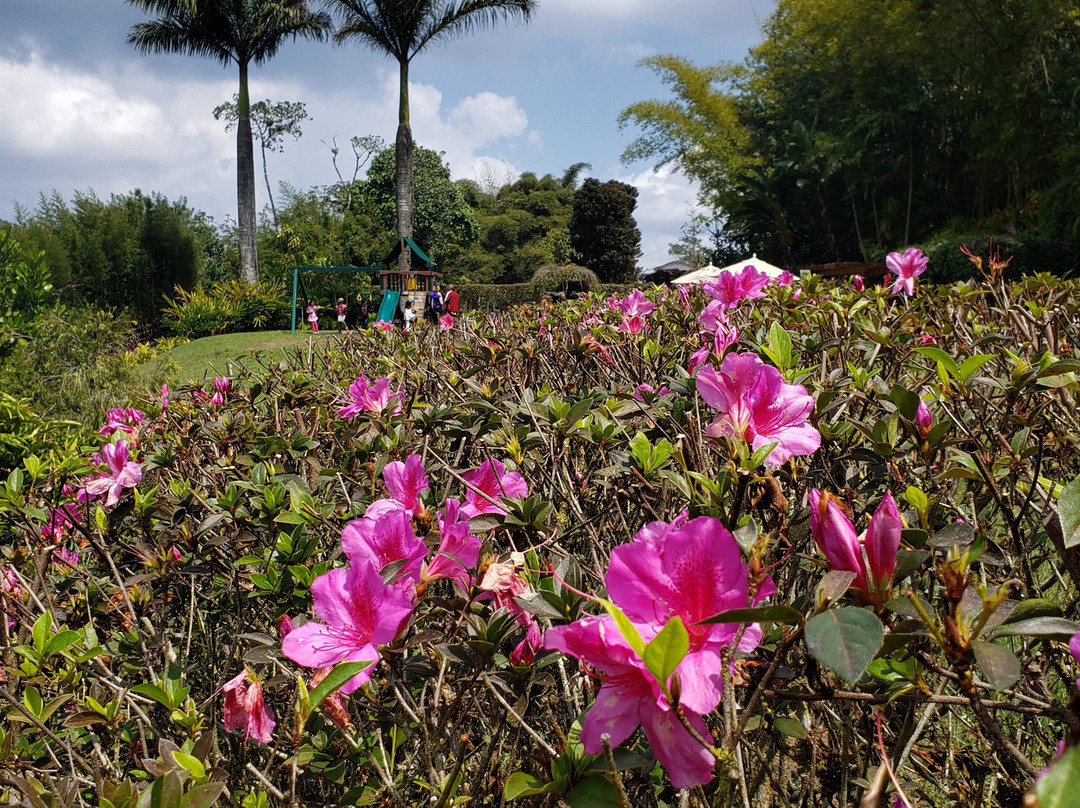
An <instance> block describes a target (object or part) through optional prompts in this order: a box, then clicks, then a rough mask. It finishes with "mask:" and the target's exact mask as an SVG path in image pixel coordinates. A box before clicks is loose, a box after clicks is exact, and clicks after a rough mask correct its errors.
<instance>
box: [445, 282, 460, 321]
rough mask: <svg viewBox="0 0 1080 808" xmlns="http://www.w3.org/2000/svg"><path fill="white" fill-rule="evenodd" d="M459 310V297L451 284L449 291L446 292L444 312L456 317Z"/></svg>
mask: <svg viewBox="0 0 1080 808" xmlns="http://www.w3.org/2000/svg"><path fill="white" fill-rule="evenodd" d="M460 310H461V299H460V298H459V297H458V293H457V289H455V288H454V287H453V286H451V287H450V291H449V292H447V293H446V312H447V314H452V315H454V316H455V317H457V316H458V312H459V311H460Z"/></svg>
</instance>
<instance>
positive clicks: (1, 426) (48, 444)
mask: <svg viewBox="0 0 1080 808" xmlns="http://www.w3.org/2000/svg"><path fill="white" fill-rule="evenodd" d="M80 426H81V424H79V423H78V422H77V421H55V420H50V419H48V418H42V417H41V416H40V415H38V414H37V413H36V412H35V411H34V409H33V408H32V407H31V406H30V405H29V404H28V403H27V402H26V401H22V400H20V399H17V398H15V397H14V396H10V395H8V394H7V393H3V392H0V472H3V473H4V474H6V473H8V472H9V471H11V470H12V469H13V468H15V467H16V466H19V465H21V464H22V462H23V460H25V459H26V458H27V457H29V456H30V455H38V456H42V455H45V454H47V453H48V452H50V451H52V450H53V449H56V448H57V447H58V444H59V441H60V440H62V439H63V438H64V437H66V436H69V435H72V434H78V432H79V428H80Z"/></svg>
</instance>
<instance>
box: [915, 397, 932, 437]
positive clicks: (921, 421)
mask: <svg viewBox="0 0 1080 808" xmlns="http://www.w3.org/2000/svg"><path fill="white" fill-rule="evenodd" d="M915 426H916V427H918V428H919V434H920V435H922V436H923V437H924V438H925V437H926V436H927V435H928V434H929V432H930V429H931V427H933V426H934V416H933V415H931V414H930V409H929V407H927V406H926V402H925V401H923V400H921V399H920V400H919V407H918V409H916V410H915Z"/></svg>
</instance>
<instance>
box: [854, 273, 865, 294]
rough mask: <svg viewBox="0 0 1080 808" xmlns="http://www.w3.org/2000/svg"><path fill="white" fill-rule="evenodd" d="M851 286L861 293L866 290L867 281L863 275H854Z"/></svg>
mask: <svg viewBox="0 0 1080 808" xmlns="http://www.w3.org/2000/svg"><path fill="white" fill-rule="evenodd" d="M851 285H852V286H854V287H855V291H856V292H861V291H862V290H863V289H865V288H866V281H864V280H863V276H862V275H854V276H853V277H852V278H851Z"/></svg>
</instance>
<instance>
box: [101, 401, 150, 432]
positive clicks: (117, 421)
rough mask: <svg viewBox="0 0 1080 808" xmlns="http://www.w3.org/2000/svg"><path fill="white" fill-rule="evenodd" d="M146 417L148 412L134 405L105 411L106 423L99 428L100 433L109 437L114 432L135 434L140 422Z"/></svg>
mask: <svg viewBox="0 0 1080 808" xmlns="http://www.w3.org/2000/svg"><path fill="white" fill-rule="evenodd" d="M145 418H146V413H145V412H143V411H142V410H136V409H134V408H132V407H116V408H114V409H111V410H109V411H108V412H106V413H105V425H104V426H103V427H101V429H99V430H98V434H99V435H103V436H105V437H108V436H110V435H112V434H113V433H114V432H117V431H120V432H126V433H127V434H128V435H134V434H135V432H136V430H137V429H138V426H139V424H141V423H142V422H143V420H144V419H145Z"/></svg>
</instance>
